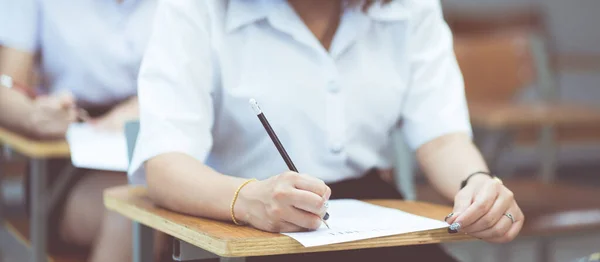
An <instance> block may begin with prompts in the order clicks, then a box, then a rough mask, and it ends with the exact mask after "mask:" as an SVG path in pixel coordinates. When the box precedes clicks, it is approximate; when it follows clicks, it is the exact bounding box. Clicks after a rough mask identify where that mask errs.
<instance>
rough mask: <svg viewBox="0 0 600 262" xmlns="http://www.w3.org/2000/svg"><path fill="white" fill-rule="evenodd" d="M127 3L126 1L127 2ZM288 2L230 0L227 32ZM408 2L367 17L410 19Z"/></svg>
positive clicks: (375, 8)
mask: <svg viewBox="0 0 600 262" xmlns="http://www.w3.org/2000/svg"><path fill="white" fill-rule="evenodd" d="M125 1H126V0H125ZM285 1H286V0H230V1H229V6H228V7H227V14H226V30H227V32H228V33H229V32H233V31H234V30H236V29H238V28H241V27H243V26H246V25H249V24H252V23H254V22H256V21H259V20H262V19H265V18H267V17H268V16H269V14H270V13H271V12H272V11H273V9H274V8H275V7H276V6H277V4H280V2H285ZM409 14H410V12H409V10H408V7H407V3H406V1H403V0H396V1H392V2H391V3H389V4H386V5H381V4H380V3H376V4H374V5H373V6H371V8H369V10H368V11H367V16H368V17H369V18H371V19H373V20H378V21H400V20H406V19H408V18H409Z"/></svg>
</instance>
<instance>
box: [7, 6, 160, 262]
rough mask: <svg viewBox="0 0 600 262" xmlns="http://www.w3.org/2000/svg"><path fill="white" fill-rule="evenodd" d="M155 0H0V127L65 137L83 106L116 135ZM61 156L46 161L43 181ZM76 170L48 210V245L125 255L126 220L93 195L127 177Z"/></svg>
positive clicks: (133, 109) (132, 110)
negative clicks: (47, 163) (52, 206)
mask: <svg viewBox="0 0 600 262" xmlns="http://www.w3.org/2000/svg"><path fill="white" fill-rule="evenodd" d="M155 5H156V1H155V0H108V1H95V0H83V1H66V0H17V1H15V0H0V7H1V8H0V46H1V47H0V48H1V49H0V74H1V75H2V80H3V81H2V83H3V85H5V86H4V87H3V88H0V109H1V112H2V114H1V115H0V125H1V126H3V127H5V128H8V129H11V130H15V131H17V132H19V133H22V134H25V135H27V136H31V137H36V138H39V139H57V138H64V136H65V133H66V131H67V128H68V126H69V125H70V124H71V123H73V122H74V121H75V120H76V119H77V116H78V114H79V110H78V109H77V108H83V109H84V110H86V111H87V112H89V115H90V116H91V117H92V118H91V120H90V123H91V124H93V125H96V126H97V127H98V128H104V129H110V130H115V131H119V132H121V130H122V129H123V126H124V123H125V122H126V121H128V120H131V119H137V117H138V102H137V95H136V93H137V84H136V79H137V75H138V69H139V65H140V63H141V59H142V55H143V52H144V50H145V47H146V43H147V40H148V38H149V35H150V32H151V27H150V26H149V23H150V21H151V19H152V17H153V15H154V9H155ZM36 76H37V77H36ZM7 86H12V87H13V88H11V89H8V88H6V87H7ZM92 150H93V149H92ZM67 161H68V160H66V161H61V160H52V161H50V162H49V165H48V166H49V169H50V170H49V172H48V174H49V175H50V177H49V181H50V183H52V181H53V180H54V178H55V177H56V175H57V174H58V172H59V171H60V170H61V169H62V167H64V166H65V165H66V164H67V163H68V162H67ZM84 172H85V173H84V174H77V175H75V176H73V177H74V178H73V181H70V182H69V186H68V189H67V190H65V191H66V192H64V194H63V195H62V196H61V201H59V202H60V203H59V204H58V205H57V206H56V207H55V208H54V209H52V211H51V212H50V213H49V214H48V218H49V223H50V224H49V227H48V228H49V230H50V232H48V238H49V239H48V242H47V243H49V249H50V251H60V250H64V249H67V250H71V249H74V248H86V249H90V248H91V255H90V261H130V256H131V254H130V253H131V240H130V239H131V237H130V232H131V230H130V228H131V227H130V223H129V222H128V220H126V219H125V218H124V217H121V216H119V215H116V214H114V213H111V212H108V211H106V212H105V208H104V205H103V202H102V191H103V190H104V189H106V188H108V187H113V186H117V185H122V184H126V183H127V177H126V175H125V174H123V173H118V172H101V171H88V170H86V171H84ZM27 188H28V187H27ZM27 195H28V194H27Z"/></svg>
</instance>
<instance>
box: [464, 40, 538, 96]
mask: <svg viewBox="0 0 600 262" xmlns="http://www.w3.org/2000/svg"><path fill="white" fill-rule="evenodd" d="M454 50H455V53H456V58H457V60H458V63H459V66H460V68H461V71H462V73H463V77H464V80H465V92H466V96H467V100H468V101H469V103H471V102H477V103H482V102H483V103H488V102H489V103H498V102H507V101H510V100H513V99H514V98H515V96H516V95H517V94H518V92H519V91H520V90H521V89H523V88H526V87H528V86H530V85H532V84H533V83H534V82H535V80H536V76H535V75H536V73H535V70H534V61H533V57H532V54H531V44H530V38H529V35H528V33H527V32H523V31H507V32H498V33H496V34H487V35H481V34H459V35H456V36H455V41H454Z"/></svg>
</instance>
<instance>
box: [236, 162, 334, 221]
mask: <svg viewBox="0 0 600 262" xmlns="http://www.w3.org/2000/svg"><path fill="white" fill-rule="evenodd" d="M330 196H331V189H329V187H328V186H327V185H325V183H324V182H323V181H322V180H320V179H317V178H314V177H311V176H308V175H304V174H298V173H295V172H286V173H283V174H280V175H277V176H274V177H271V178H269V179H266V180H263V181H258V182H254V183H250V184H248V185H246V186H245V187H244V188H242V190H241V191H240V193H239V195H238V200H237V202H236V204H235V214H236V220H238V221H240V222H243V223H245V224H249V225H251V226H253V227H255V228H258V229H260V230H264V231H269V232H298V231H306V230H316V229H318V228H319V227H320V226H321V224H322V223H323V222H322V220H321V218H322V217H323V216H324V215H325V213H326V212H327V207H326V205H325V203H326V202H327V201H328V200H329V197H330Z"/></svg>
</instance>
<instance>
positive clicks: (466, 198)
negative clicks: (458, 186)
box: [446, 190, 473, 224]
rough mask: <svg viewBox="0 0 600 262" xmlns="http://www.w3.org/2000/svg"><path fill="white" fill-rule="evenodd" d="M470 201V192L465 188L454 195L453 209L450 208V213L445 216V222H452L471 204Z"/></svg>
mask: <svg viewBox="0 0 600 262" xmlns="http://www.w3.org/2000/svg"><path fill="white" fill-rule="evenodd" d="M472 202H473V195H472V194H470V192H468V191H465V190H461V191H460V192H458V194H456V197H454V209H452V213H451V214H450V215H449V217H447V219H446V222H447V223H448V224H452V223H454V221H456V218H458V217H459V215H460V214H461V213H463V212H465V210H467V208H469V206H471V203H472Z"/></svg>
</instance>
